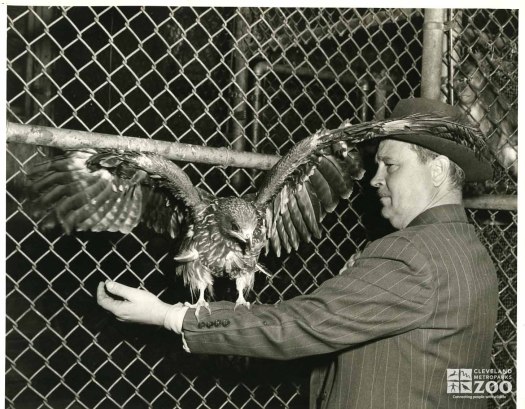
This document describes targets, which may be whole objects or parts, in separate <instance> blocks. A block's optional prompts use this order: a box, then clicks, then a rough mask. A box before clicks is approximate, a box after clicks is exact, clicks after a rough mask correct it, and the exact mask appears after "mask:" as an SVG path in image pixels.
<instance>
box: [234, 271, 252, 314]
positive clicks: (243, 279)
mask: <svg viewBox="0 0 525 409" xmlns="http://www.w3.org/2000/svg"><path fill="white" fill-rule="evenodd" d="M235 285H236V287H237V291H238V292H239V297H237V301H236V302H235V307H233V310H234V311H235V310H236V309H237V307H238V306H239V305H244V306H245V307H246V308H248V309H250V303H249V302H248V301H246V300H245V299H244V289H245V288H246V286H247V285H248V282H247V276H246V275H241V276H240V277H237V279H236V280H235Z"/></svg>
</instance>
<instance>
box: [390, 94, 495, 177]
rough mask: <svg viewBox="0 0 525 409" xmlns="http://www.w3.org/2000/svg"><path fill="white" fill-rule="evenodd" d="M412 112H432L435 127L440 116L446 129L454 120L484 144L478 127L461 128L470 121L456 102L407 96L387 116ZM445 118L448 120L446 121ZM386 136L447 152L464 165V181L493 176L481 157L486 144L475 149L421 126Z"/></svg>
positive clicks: (473, 137) (393, 116)
mask: <svg viewBox="0 0 525 409" xmlns="http://www.w3.org/2000/svg"><path fill="white" fill-rule="evenodd" d="M413 114H431V115H433V116H435V119H436V124H435V125H434V126H436V127H437V128H440V127H441V124H439V118H440V117H441V118H443V125H444V127H443V128H445V129H446V128H449V129H450V123H451V122H452V123H456V124H457V125H458V127H459V128H458V131H460V130H461V129H463V131H464V132H469V133H470V132H472V133H471V135H470V136H471V139H472V140H476V139H477V140H478V142H479V143H480V144H483V145H485V144H484V142H483V141H482V139H481V133H479V129H477V134H476V132H475V131H474V130H472V131H469V130H467V129H465V128H464V127H465V125H467V126H468V127H471V126H472V125H471V124H470V123H469V121H468V119H467V118H466V116H465V113H464V112H463V111H462V110H461V109H460V108H459V107H458V106H452V105H449V104H446V103H444V102H441V101H438V100H433V99H428V98H407V99H402V100H401V101H399V102H398V104H397V105H396V107H395V108H394V110H393V111H392V115H391V116H390V119H400V118H404V117H409V116H410V115H413ZM445 121H446V122H447V123H448V124H446V122H445ZM445 125H446V126H445ZM423 129H424V127H423ZM451 132H454V131H453V130H451ZM385 137H387V138H390V139H396V140H399V141H403V142H409V143H413V144H416V145H420V146H422V147H424V148H427V149H430V150H431V151H434V152H436V153H438V154H440V155H445V156H447V157H448V158H450V160H452V161H454V162H455V163H456V164H457V165H458V166H459V167H461V168H462V169H463V171H464V172H465V181H466V182H483V181H485V180H487V179H491V178H492V174H493V170H492V166H491V164H490V162H489V161H488V160H487V158H486V157H484V152H486V146H483V147H482V148H479V147H478V149H477V151H478V153H476V152H475V150H473V149H471V148H470V147H468V146H465V145H462V144H460V143H457V142H455V141H453V140H449V139H446V138H444V137H440V136H438V135H436V134H435V133H432V132H428V133H427V132H425V131H424V130H423V131H422V132H418V133H396V134H395V135H391V136H388V135H385Z"/></svg>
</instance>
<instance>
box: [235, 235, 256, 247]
mask: <svg viewBox="0 0 525 409" xmlns="http://www.w3.org/2000/svg"><path fill="white" fill-rule="evenodd" d="M231 234H232V235H233V236H234V237H237V238H238V239H239V240H240V241H241V242H243V243H244V244H246V248H247V249H251V248H252V244H253V232H251V231H243V232H241V233H237V232H234V231H232V232H231Z"/></svg>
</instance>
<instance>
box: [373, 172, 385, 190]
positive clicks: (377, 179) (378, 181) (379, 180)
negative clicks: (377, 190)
mask: <svg viewBox="0 0 525 409" xmlns="http://www.w3.org/2000/svg"><path fill="white" fill-rule="evenodd" d="M384 183H385V178H384V177H383V174H382V172H381V170H380V169H379V168H378V169H377V172H376V174H375V175H374V177H373V178H372V179H371V180H370V184H371V185H372V186H373V187H379V186H382V185H383V184H384Z"/></svg>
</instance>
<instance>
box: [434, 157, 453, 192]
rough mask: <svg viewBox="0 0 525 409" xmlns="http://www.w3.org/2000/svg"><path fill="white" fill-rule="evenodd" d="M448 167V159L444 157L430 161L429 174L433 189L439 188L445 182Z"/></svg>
mask: <svg viewBox="0 0 525 409" xmlns="http://www.w3.org/2000/svg"><path fill="white" fill-rule="evenodd" d="M450 165H451V164H450V159H449V158H447V157H446V156H444V155H439V156H437V157H436V158H434V159H433V160H432V162H431V164H430V172H431V175H432V182H433V183H434V186H435V187H438V186H441V185H442V184H443V182H445V180H447V177H448V174H449V169H450Z"/></svg>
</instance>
